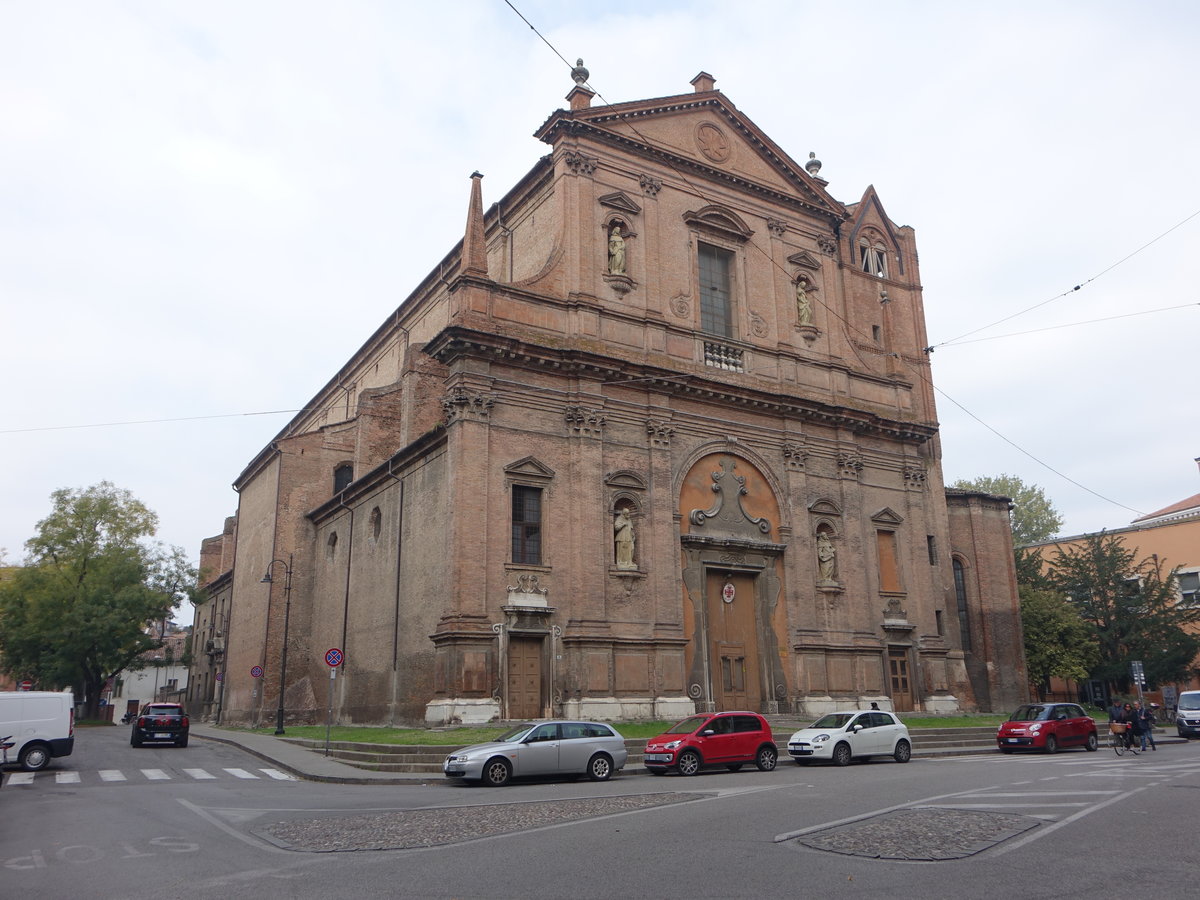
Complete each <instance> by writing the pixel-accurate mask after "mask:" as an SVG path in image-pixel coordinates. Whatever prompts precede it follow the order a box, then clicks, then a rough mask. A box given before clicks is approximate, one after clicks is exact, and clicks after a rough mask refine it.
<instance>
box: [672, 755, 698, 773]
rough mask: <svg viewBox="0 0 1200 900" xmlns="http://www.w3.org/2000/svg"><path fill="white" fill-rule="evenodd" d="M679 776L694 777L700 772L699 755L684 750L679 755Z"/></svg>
mask: <svg viewBox="0 0 1200 900" xmlns="http://www.w3.org/2000/svg"><path fill="white" fill-rule="evenodd" d="M677 765H678V766H679V774H680V775H695V774H696V773H697V772H699V771H700V754H699V753H697V752H696V751H695V750H684V751H683V752H682V753H680V754H679V762H678V764H677Z"/></svg>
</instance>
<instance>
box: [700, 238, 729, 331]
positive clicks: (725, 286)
mask: <svg viewBox="0 0 1200 900" xmlns="http://www.w3.org/2000/svg"><path fill="white" fill-rule="evenodd" d="M698 255H699V263H700V328H701V330H702V331H706V332H708V333H709V334H715V335H719V336H721V337H725V338H730V337H733V301H732V284H731V280H732V273H733V253H732V252H730V251H729V250H725V249H722V248H721V247H714V246H712V245H711V244H700V245H699V254H698Z"/></svg>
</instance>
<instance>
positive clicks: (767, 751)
mask: <svg viewBox="0 0 1200 900" xmlns="http://www.w3.org/2000/svg"><path fill="white" fill-rule="evenodd" d="M778 762H779V751H778V750H776V749H775V748H774V747H772V746H771V745H770V744H767V745H765V746H763V747H759V748H758V756H756V757H755V758H754V764H755V765H756V766H758V771H760V772H774V771H775V765H776V764H777V763H778Z"/></svg>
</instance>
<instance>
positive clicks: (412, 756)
mask: <svg viewBox="0 0 1200 900" xmlns="http://www.w3.org/2000/svg"><path fill="white" fill-rule="evenodd" d="M781 724H782V723H778V722H774V723H772V725H774V726H776V728H775V731H774V737H775V743H776V745H777V746H778V747H779V750H780V756H781V757H783V758H785V759H786V758H787V741H788V738H789V737H791V736H792V733H793V732H794V731H796V730H798V729H799V728H802V727H804V726H803V725H802V724H801V723H798V722H797V723H796V724H795V726H794V727H788V728H786V729H785V728H779V727H778V726H779V725H781ZM910 736H911V737H912V743H913V755H914V756H922V755H925V756H931V755H942V754H947V755H949V754H956V753H960V754H961V753H993V752H995V750H996V729H995V727H994V726H988V727H984V728H914V729H912V730H911V732H910ZM284 740H287V741H288V742H289V743H291V744H295V745H296V746H298V747H304V748H306V749H308V750H312V751H314V752H316V753H321V754H324V753H325V742H324V741H319V740H309V739H302V738H285V739H284ZM460 746H461V745H458V744H446V745H428V746H419V745H399V744H365V743H358V742H350V741H333V742H331V743H330V744H329V757H330V758H331V759H336V760H338V761H340V762H344V763H346V764H347V765H351V766H355V767H356V768H360V769H369V770H371V771H375V772H396V773H410V774H440V773H441V771H442V762H443V760H444V759H445V758H446V757H447V756H448V755H449V754H450V753H452V752H454V751H455V750H457V749H459V747H460ZM645 747H646V740H645V738H638V739H636V740H627V741H626V742H625V748H626V749H627V750H628V751H629V760H628V762H626V763H625V771H626V772H635V771H638V770H640V769H642V751H643V750H644V749H645Z"/></svg>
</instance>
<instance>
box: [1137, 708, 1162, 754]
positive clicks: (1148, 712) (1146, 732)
mask: <svg viewBox="0 0 1200 900" xmlns="http://www.w3.org/2000/svg"><path fill="white" fill-rule="evenodd" d="M1153 706H1154V704H1150V706H1142V702H1141V701H1140V700H1139V701H1138V703H1137V706H1136V707H1135V709H1134V712H1135V713H1136V715H1137V719H1138V722H1139V723H1140V724H1141V727H1142V730H1141V732H1140V736H1141V739H1142V752H1143V753H1144V752H1145V751H1146V742H1147V741H1149V742H1150V749H1151V750H1157V749H1158V746H1157V745H1156V744H1155V743H1154V710H1153V708H1152V707H1153Z"/></svg>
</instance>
